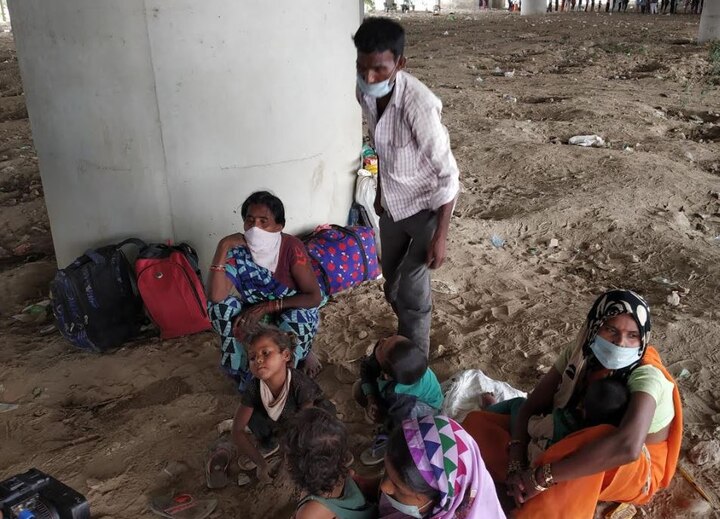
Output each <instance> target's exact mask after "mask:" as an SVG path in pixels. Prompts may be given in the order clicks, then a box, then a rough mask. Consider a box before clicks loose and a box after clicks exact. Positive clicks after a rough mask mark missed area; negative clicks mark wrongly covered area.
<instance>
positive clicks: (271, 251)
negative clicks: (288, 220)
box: [245, 227, 282, 272]
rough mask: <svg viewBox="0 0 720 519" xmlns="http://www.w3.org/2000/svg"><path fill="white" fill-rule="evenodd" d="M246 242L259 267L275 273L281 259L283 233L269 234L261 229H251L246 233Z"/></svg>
mask: <svg viewBox="0 0 720 519" xmlns="http://www.w3.org/2000/svg"><path fill="white" fill-rule="evenodd" d="M245 241H246V242H247V245H248V249H250V254H251V255H252V259H253V261H254V262H255V263H257V264H258V265H259V266H261V267H263V268H266V269H268V270H269V271H270V272H275V269H276V268H277V264H278V258H279V257H280V243H281V242H282V233H281V232H280V231H278V232H268V231H265V230H263V229H260V228H259V227H251V228H250V229H248V230H247V231H245Z"/></svg>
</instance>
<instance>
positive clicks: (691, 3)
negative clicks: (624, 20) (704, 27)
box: [480, 0, 705, 14]
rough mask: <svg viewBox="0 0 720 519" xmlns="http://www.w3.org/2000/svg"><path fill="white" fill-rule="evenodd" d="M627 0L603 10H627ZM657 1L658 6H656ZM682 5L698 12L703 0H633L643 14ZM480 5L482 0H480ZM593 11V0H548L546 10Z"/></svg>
mask: <svg viewBox="0 0 720 519" xmlns="http://www.w3.org/2000/svg"><path fill="white" fill-rule="evenodd" d="M629 3H630V1H629V0H612V2H611V1H610V0H606V1H605V5H604V10H605V12H610V11H617V12H625V11H627V8H628V4H629ZM658 3H659V4H660V6H659V7H658ZM681 3H682V4H683V5H682V11H683V12H684V13H692V14H700V13H702V10H703V4H704V3H705V0H684V1H681V0H659V1H658V0H635V9H636V10H637V11H638V12H640V13H643V14H675V13H678V12H680V4H681ZM514 4H516V5H519V2H513V1H512V0H511V1H510V10H514V9H513V5H514ZM480 5H481V7H482V5H483V0H480ZM553 7H554V10H555V11H586V12H587V11H590V12H592V11H595V10H596V9H595V0H585V3H584V4H583V0H554V2H553V0H549V3H548V7H547V10H548V12H551V11H553ZM602 10H603V2H602V0H598V1H597V11H602Z"/></svg>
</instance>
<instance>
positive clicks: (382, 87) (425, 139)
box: [354, 18, 460, 355]
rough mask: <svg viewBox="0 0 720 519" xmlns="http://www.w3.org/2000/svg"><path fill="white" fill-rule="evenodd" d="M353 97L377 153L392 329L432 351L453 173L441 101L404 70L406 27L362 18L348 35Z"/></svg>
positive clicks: (456, 185)
mask: <svg viewBox="0 0 720 519" xmlns="http://www.w3.org/2000/svg"><path fill="white" fill-rule="evenodd" d="M354 41H355V47H356V49H357V87H358V89H357V90H358V91H357V97H358V101H359V102H360V106H361V107H362V110H363V114H364V115H365V119H366V120H367V124H368V131H369V133H370V140H371V142H372V145H373V147H374V148H375V151H376V152H377V154H378V188H377V193H376V196H375V211H376V212H377V214H378V215H379V216H380V241H381V244H382V269H383V275H384V276H385V297H386V298H387V300H388V302H389V303H390V305H391V306H392V308H393V311H394V312H395V314H396V315H397V317H398V331H397V333H398V335H402V336H404V337H407V338H409V339H410V340H411V341H412V342H414V343H415V344H417V345H418V346H420V347H421V348H422V349H423V351H424V352H425V355H428V353H429V349H430V318H431V312H432V298H431V292H430V272H429V270H428V269H436V268H439V267H440V266H441V265H442V264H443V261H444V260H445V251H446V241H447V235H448V227H449V226H450V216H451V215H452V210H453V206H454V204H455V200H456V198H457V195H458V190H459V185H460V183H459V176H460V174H459V171H458V167H457V163H456V162H455V158H454V157H453V154H452V151H451V150H450V139H449V137H448V132H447V129H446V128H445V126H443V124H442V121H441V113H442V103H441V102H440V100H439V99H438V98H437V97H436V96H435V95H434V94H433V93H432V92H431V91H430V89H428V87H426V86H425V85H424V84H423V83H421V82H420V81H419V80H418V79H416V78H415V77H413V76H411V75H410V74H408V73H407V72H404V71H403V69H404V68H405V63H406V60H405V56H404V55H403V52H404V48H405V30H404V29H403V28H402V26H401V25H400V24H398V23H397V22H395V21H393V20H390V19H387V18H368V19H366V20H365V21H364V22H363V23H362V25H361V26H360V28H359V29H358V31H357V32H356V33H355V37H354Z"/></svg>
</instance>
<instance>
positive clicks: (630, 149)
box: [623, 144, 635, 152]
mask: <svg viewBox="0 0 720 519" xmlns="http://www.w3.org/2000/svg"><path fill="white" fill-rule="evenodd" d="M623 151H627V152H632V151H635V148H633V147H632V146H630V145H629V144H623Z"/></svg>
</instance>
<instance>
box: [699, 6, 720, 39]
mask: <svg viewBox="0 0 720 519" xmlns="http://www.w3.org/2000/svg"><path fill="white" fill-rule="evenodd" d="M712 40H720V0H705V3H704V5H703V12H702V15H701V17H700V31H699V32H698V43H705V42H707V41H712Z"/></svg>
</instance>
